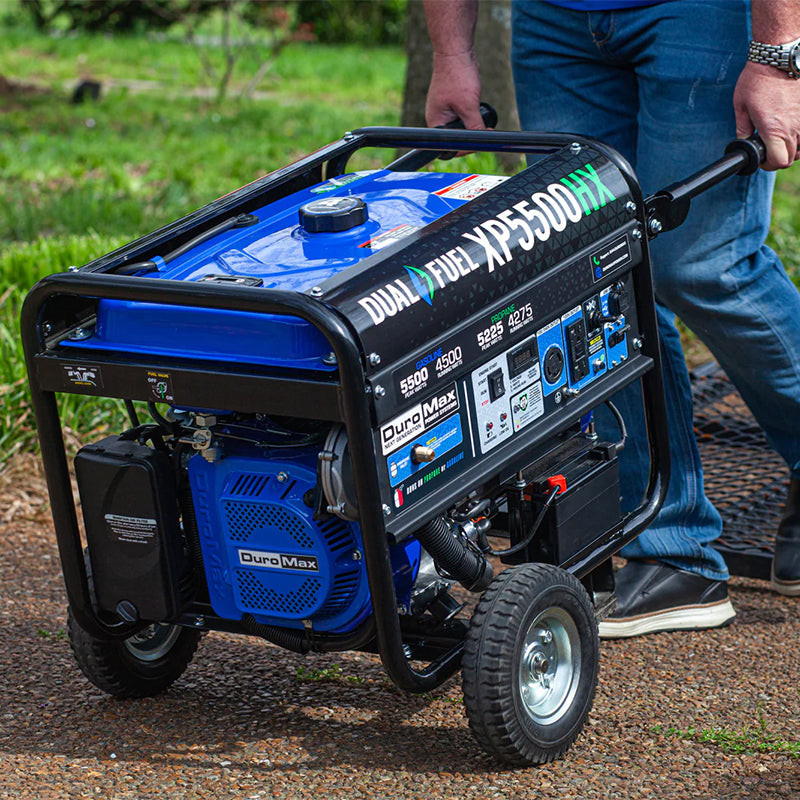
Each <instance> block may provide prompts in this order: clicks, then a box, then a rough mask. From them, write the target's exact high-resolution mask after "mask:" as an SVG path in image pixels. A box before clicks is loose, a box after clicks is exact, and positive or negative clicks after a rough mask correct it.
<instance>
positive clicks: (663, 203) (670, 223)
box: [644, 133, 767, 239]
mask: <svg viewBox="0 0 800 800" xmlns="http://www.w3.org/2000/svg"><path fill="white" fill-rule="evenodd" d="M766 156H767V148H766V146H765V145H764V142H763V141H762V139H761V137H760V136H759V135H758V133H754V134H753V135H752V136H749V137H748V138H747V139H734V140H733V141H732V142H729V143H728V144H727V145H726V147H725V155H724V156H723V157H722V158H720V159H719V160H718V161H715V162H714V163H713V164H709V165H708V166H707V167H704V168H703V169H701V170H700V171H699V172H695V173H694V175H692V176H690V177H688V178H686V179H685V180H683V181H678V182H677V183H673V184H671V185H670V186H667V187H666V188H665V189H661V190H660V191H658V192H656V193H655V194H654V195H651V196H650V197H648V198H647V199H646V200H645V201H644V206H645V211H646V214H647V235H648V237H649V238H651V239H655V237H656V236H658V235H659V234H660V233H664V231H671V230H673V229H674V228H677V227H678V226H679V225H680V224H682V223H683V221H684V220H685V219H686V215H687V214H688V213H689V205H690V203H691V200H692V198H693V197H697V195H699V194H702V193H703V192H705V191H707V190H708V189H710V188H711V187H712V186H716V185H717V184H718V183H721V182H722V181H724V180H725V179H726V178H729V177H731V176H732V175H752V174H753V173H754V172H755V171H756V170H757V169H758V168H759V166H760V164H761V162H762V161H763V160H764V159H765V158H766Z"/></svg>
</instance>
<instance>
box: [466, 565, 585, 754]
mask: <svg viewBox="0 0 800 800" xmlns="http://www.w3.org/2000/svg"><path fill="white" fill-rule="evenodd" d="M599 649H600V644H599V639H598V637H597V622H596V620H595V615H594V609H593V607H592V603H591V601H590V599H589V595H588V594H587V593H586V590H585V589H584V588H583V585H582V584H581V582H580V581H579V580H578V579H577V578H575V577H574V576H573V575H571V574H570V573H568V572H565V571H564V570H562V569H559V568H558V567H554V566H551V565H549V564H521V565H519V566H516V567H511V568H510V569H507V570H505V571H504V572H501V573H500V574H499V575H498V576H497V577H496V578H495V579H494V580H493V581H492V583H491V585H490V586H489V588H488V589H487V590H486V592H485V593H484V595H483V597H482V598H481V600H480V602H479V603H478V607H477V608H476V610H475V613H474V615H473V617H472V621H471V623H470V627H469V631H468V632H467V636H466V640H465V648H464V658H463V662H462V681H463V688H464V704H465V706H466V709H467V716H468V718H469V724H470V728H471V729H472V732H473V733H474V735H475V738H476V739H477V740H478V742H479V743H480V744H481V745H482V746H483V747H484V748H485V749H486V750H487V751H489V752H490V753H493V754H495V755H497V756H499V757H500V758H501V759H503V760H504V761H506V762H508V763H509V764H513V765H517V766H529V765H531V764H543V763H546V762H548V761H552V760H554V759H556V758H560V757H561V756H563V755H564V754H565V753H566V752H567V750H568V749H569V747H570V745H572V743H573V742H574V741H575V739H576V738H577V737H578V734H579V733H580V732H581V729H582V728H583V726H584V723H585V722H586V718H587V717H588V715H589V711H590V710H591V708H592V702H593V700H594V693H595V689H596V687H597V672H598V665H599Z"/></svg>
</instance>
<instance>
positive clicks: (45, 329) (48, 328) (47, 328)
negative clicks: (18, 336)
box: [42, 322, 53, 336]
mask: <svg viewBox="0 0 800 800" xmlns="http://www.w3.org/2000/svg"><path fill="white" fill-rule="evenodd" d="M52 332H53V326H52V325H51V324H50V323H49V322H43V323H42V333H43V334H44V335H45V336H49V335H50V334H51V333H52Z"/></svg>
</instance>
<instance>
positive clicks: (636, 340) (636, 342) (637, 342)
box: [631, 336, 644, 350]
mask: <svg viewBox="0 0 800 800" xmlns="http://www.w3.org/2000/svg"><path fill="white" fill-rule="evenodd" d="M631 344H632V345H633V349H634V350H641V349H642V345H643V344H644V342H643V341H642V339H641V338H640V337H639V336H635V337H634V339H633V341H632V342H631Z"/></svg>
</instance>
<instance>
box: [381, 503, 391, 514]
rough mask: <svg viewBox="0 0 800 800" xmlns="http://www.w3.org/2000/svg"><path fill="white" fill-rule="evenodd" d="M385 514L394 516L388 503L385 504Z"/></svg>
mask: <svg viewBox="0 0 800 800" xmlns="http://www.w3.org/2000/svg"><path fill="white" fill-rule="evenodd" d="M383 516H384V517H391V516H392V509H391V508H390V507H389V506H387V505H386V503H384V504H383Z"/></svg>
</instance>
